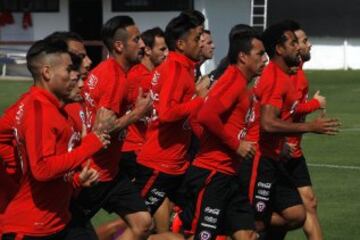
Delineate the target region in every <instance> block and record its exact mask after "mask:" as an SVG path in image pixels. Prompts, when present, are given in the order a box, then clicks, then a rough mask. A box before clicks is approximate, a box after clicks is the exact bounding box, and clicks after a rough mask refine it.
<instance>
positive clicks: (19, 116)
mask: <svg viewBox="0 0 360 240" xmlns="http://www.w3.org/2000/svg"><path fill="white" fill-rule="evenodd" d="M23 116H24V103H20V104H19V106H18V110H17V111H16V115H15V120H16V124H18V125H19V124H21V119H22V117H23Z"/></svg>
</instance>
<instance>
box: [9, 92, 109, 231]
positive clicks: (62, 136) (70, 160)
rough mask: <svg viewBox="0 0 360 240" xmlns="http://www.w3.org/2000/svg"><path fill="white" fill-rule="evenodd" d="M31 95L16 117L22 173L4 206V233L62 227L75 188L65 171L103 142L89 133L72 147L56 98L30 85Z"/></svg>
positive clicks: (70, 133)
mask: <svg viewBox="0 0 360 240" xmlns="http://www.w3.org/2000/svg"><path fill="white" fill-rule="evenodd" d="M29 95H30V96H28V97H26V99H24V101H22V102H21V103H19V106H18V108H17V111H16V117H15V119H16V122H15V134H16V139H17V143H16V146H17V148H18V149H19V159H20V160H21V162H22V166H23V168H22V169H23V175H22V178H21V181H20V185H19V189H18V191H17V193H16V195H15V196H14V198H13V199H12V201H11V202H10V203H9V204H8V206H7V208H6V209H5V212H4V215H3V218H2V231H3V232H4V233H11V232H15V233H20V234H24V235H30V236H47V235H50V234H54V233H56V232H59V231H61V230H62V229H64V227H65V225H66V224H67V223H68V222H69V220H70V212H69V210H68V209H69V202H70V199H71V195H72V190H73V188H72V186H71V184H70V183H68V182H65V181H64V175H66V174H67V173H68V172H69V171H71V170H73V169H75V168H76V167H77V166H79V165H80V164H81V163H83V162H84V161H85V160H86V159H87V158H89V157H90V156H92V155H93V154H94V153H95V152H97V151H98V150H100V149H101V148H102V143H101V142H100V140H99V139H98V138H97V136H96V135H94V134H93V133H90V134H88V135H87V136H86V137H84V138H83V139H82V144H81V145H80V146H79V147H76V145H77V144H78V142H79V140H80V139H79V136H78V134H76V133H74V131H73V127H72V126H71V125H70V124H69V121H68V116H67V114H66V112H65V111H64V109H63V108H62V106H61V104H60V102H59V101H58V100H57V99H56V98H55V96H54V95H52V94H50V93H49V92H47V91H46V90H44V89H40V88H38V87H32V88H31V89H30V93H29ZM59 193H60V194H61V196H60V197H59Z"/></svg>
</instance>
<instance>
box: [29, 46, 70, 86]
mask: <svg viewBox="0 0 360 240" xmlns="http://www.w3.org/2000/svg"><path fill="white" fill-rule="evenodd" d="M58 53H69V52H68V49H67V44H66V42H65V41H61V40H59V41H49V40H40V41H37V42H35V43H34V44H33V45H32V46H31V47H30V49H29V51H28V52H27V54H26V62H27V68H28V69H29V71H30V73H31V75H32V76H33V78H34V80H36V79H37V78H38V77H39V72H38V71H37V70H38V69H37V66H36V63H37V62H38V61H41V59H42V58H43V57H45V56H46V55H48V54H58Z"/></svg>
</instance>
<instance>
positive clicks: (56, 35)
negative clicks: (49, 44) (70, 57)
mask: <svg viewBox="0 0 360 240" xmlns="http://www.w3.org/2000/svg"><path fill="white" fill-rule="evenodd" d="M45 40H50V41H64V42H68V41H76V42H81V43H82V42H84V40H83V39H82V37H81V36H80V35H79V34H77V33H76V32H66V31H56V32H53V33H51V34H50V35H48V36H47V37H45Z"/></svg>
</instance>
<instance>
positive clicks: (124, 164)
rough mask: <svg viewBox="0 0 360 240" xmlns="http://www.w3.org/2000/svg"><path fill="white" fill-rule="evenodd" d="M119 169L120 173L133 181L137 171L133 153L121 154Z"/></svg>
mask: <svg viewBox="0 0 360 240" xmlns="http://www.w3.org/2000/svg"><path fill="white" fill-rule="evenodd" d="M119 169H120V172H122V173H124V174H125V175H127V176H128V177H129V179H130V180H133V179H134V178H135V176H136V171H137V163H136V154H135V152H134V151H131V152H122V153H121V159H120V162H119Z"/></svg>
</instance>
